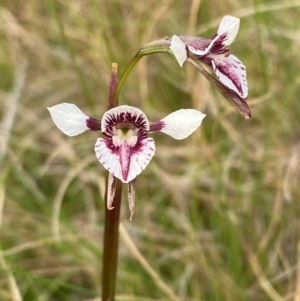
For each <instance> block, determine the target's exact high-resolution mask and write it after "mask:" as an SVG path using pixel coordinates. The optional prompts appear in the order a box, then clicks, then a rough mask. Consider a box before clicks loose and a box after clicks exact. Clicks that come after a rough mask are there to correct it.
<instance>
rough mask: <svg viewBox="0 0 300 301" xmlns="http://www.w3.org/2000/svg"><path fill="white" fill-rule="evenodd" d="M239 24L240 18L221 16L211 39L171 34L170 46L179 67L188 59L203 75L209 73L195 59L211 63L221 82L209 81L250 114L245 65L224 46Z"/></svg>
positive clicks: (247, 116)
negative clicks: (217, 27)
mask: <svg viewBox="0 0 300 301" xmlns="http://www.w3.org/2000/svg"><path fill="white" fill-rule="evenodd" d="M239 26H240V19H238V18H236V17H233V16H225V17H224V18H223V19H222V20H221V23H220V25H219V29H218V31H217V33H216V34H215V35H214V36H213V37H212V38H211V39H205V38H201V37H193V36H177V35H174V36H173V37H172V39H171V46H170V49H171V50H172V52H173V54H174V56H175V58H176V59H177V61H178V63H179V65H180V66H181V67H182V65H183V63H184V62H185V61H186V60H188V61H189V62H190V63H192V64H193V65H195V66H196V68H197V69H198V70H199V68H201V70H199V71H200V72H201V73H202V74H204V75H205V76H206V77H209V76H207V75H206V74H205V72H206V73H207V71H206V70H205V69H203V68H202V67H200V66H199V65H198V64H196V62H201V63H204V64H206V65H208V66H209V67H211V68H212V69H213V71H214V72H215V75H216V76H217V78H218V79H219V81H220V82H221V84H222V85H221V86H220V84H219V83H216V82H215V81H213V83H214V84H215V85H217V88H218V89H219V90H220V91H221V92H222V94H223V95H225V96H226V97H227V99H228V100H229V101H230V102H231V103H232V104H233V105H234V106H235V107H236V108H237V109H238V111H240V113H242V114H243V115H244V116H245V117H246V118H250V117H251V113H250V109H249V107H248V105H247V102H246V99H247V96H248V83H247V79H246V68H245V66H244V65H243V64H242V62H241V61H240V60H239V59H238V58H237V57H236V56H234V55H232V54H230V53H229V47H228V46H229V45H230V44H231V43H232V42H233V41H234V39H235V37H236V35H237V33H238V30H239ZM198 66H199V67H198ZM222 90H223V91H222Z"/></svg>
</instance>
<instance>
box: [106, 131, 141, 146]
mask: <svg viewBox="0 0 300 301" xmlns="http://www.w3.org/2000/svg"><path fill="white" fill-rule="evenodd" d="M137 140H138V136H137V129H136V128H134V129H130V128H128V127H122V128H116V127H114V128H113V137H112V141H113V144H114V145H115V146H120V145H121V144H123V142H124V141H127V143H128V144H129V145H130V146H135V145H136V143H137Z"/></svg>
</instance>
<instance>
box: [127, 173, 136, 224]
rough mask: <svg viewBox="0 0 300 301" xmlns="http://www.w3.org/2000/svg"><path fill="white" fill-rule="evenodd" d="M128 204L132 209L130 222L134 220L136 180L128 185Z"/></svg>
mask: <svg viewBox="0 0 300 301" xmlns="http://www.w3.org/2000/svg"><path fill="white" fill-rule="evenodd" d="M128 204H129V209H130V220H132V217H133V214H134V207H135V179H134V180H132V181H131V182H129V183H128Z"/></svg>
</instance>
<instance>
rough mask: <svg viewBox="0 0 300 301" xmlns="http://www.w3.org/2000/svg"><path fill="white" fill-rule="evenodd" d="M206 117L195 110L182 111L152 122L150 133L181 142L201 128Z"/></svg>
mask: <svg viewBox="0 0 300 301" xmlns="http://www.w3.org/2000/svg"><path fill="white" fill-rule="evenodd" d="M205 116H206V115H205V114H203V113H201V112H200V111H197V110H194V109H181V110H178V111H175V112H173V113H171V114H170V115H168V116H166V117H165V118H163V119H161V120H159V121H155V122H151V123H150V132H162V133H165V134H167V135H169V136H171V137H172V138H174V139H177V140H181V139H184V138H187V137H188V136H189V135H191V134H192V133H193V132H194V131H195V130H196V129H197V128H198V127H199V126H200V124H201V122H202V120H203V118H204V117H205Z"/></svg>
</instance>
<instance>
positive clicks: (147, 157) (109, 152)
mask: <svg viewBox="0 0 300 301" xmlns="http://www.w3.org/2000/svg"><path fill="white" fill-rule="evenodd" d="M110 143H111V142H110V140H109V139H102V138H99V139H97V142H96V145H95V153H96V156H97V158H98V160H99V162H100V163H101V164H102V165H103V166H104V168H105V169H107V170H108V171H109V172H110V173H112V174H113V175H114V176H115V177H116V178H118V179H120V180H121V181H122V182H123V183H128V182H130V181H132V180H133V179H135V178H136V176H138V175H139V174H140V173H141V172H142V171H143V170H144V169H145V168H146V166H147V165H148V164H149V162H150V161H151V159H152V157H153V156H154V153H155V144H154V141H153V139H152V138H145V139H142V140H140V141H139V142H138V146H137V147H136V148H135V149H133V151H132V153H131V155H130V163H129V172H128V175H127V179H124V177H123V173H122V167H121V162H120V154H119V152H118V151H117V150H116V148H114V147H113V146H112V147H111V144H110Z"/></svg>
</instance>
